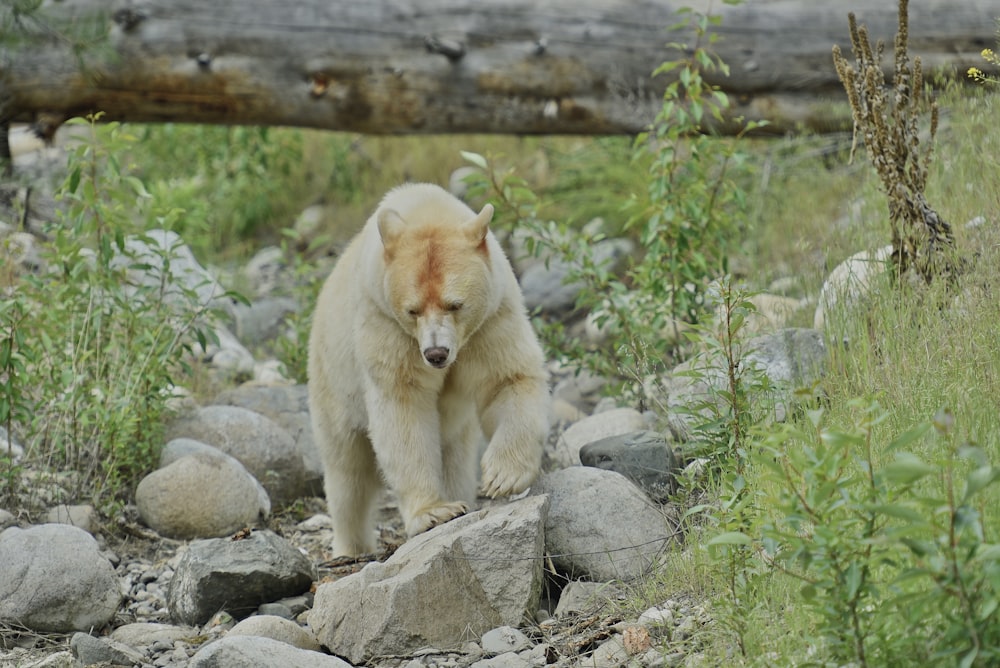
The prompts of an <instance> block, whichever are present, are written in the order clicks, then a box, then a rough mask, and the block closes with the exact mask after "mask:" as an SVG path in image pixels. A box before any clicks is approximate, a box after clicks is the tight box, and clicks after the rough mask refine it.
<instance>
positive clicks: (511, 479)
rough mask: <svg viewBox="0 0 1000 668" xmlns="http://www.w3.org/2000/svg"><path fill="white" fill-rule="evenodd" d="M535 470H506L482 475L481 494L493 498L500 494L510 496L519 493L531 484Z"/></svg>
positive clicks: (535, 474) (535, 473)
mask: <svg viewBox="0 0 1000 668" xmlns="http://www.w3.org/2000/svg"><path fill="white" fill-rule="evenodd" d="M536 476H537V471H529V470H522V471H508V472H505V473H494V474H492V475H489V474H485V472H484V475H483V488H482V491H483V494H485V495H486V496H488V497H490V498H491V499H495V498H497V497H500V496H510V495H511V494H520V493H521V492H523V491H524V490H526V489H528V487H530V486H531V483H533V482H534V481H535V477H536Z"/></svg>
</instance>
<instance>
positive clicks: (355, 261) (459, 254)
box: [309, 184, 549, 556]
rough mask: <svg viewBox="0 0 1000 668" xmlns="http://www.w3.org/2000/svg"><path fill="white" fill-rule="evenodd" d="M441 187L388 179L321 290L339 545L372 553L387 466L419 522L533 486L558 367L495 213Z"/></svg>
mask: <svg viewBox="0 0 1000 668" xmlns="http://www.w3.org/2000/svg"><path fill="white" fill-rule="evenodd" d="M492 217H493V207H492V206H491V205H489V204H487V205H486V206H485V207H483V210H482V211H481V212H480V213H479V214H476V213H475V212H474V211H473V210H472V209H470V208H469V207H467V206H466V205H465V204H463V203H462V202H461V201H460V200H458V199H456V198H455V197H454V196H452V195H450V194H449V193H448V192H447V191H445V190H444V189H442V188H439V187H438V186H434V185H429V184H406V185H403V186H400V187H398V188H396V189H394V190H392V191H390V192H389V193H388V194H387V195H386V196H385V198H384V199H383V200H382V203H381V205H380V206H379V207H378V209H377V210H376V211H375V213H374V214H373V215H372V217H371V218H369V220H368V222H367V223H366V224H365V227H364V229H363V230H362V231H361V232H360V233H359V234H358V235H357V236H356V237H355V238H354V240H353V241H352V242H351V243H350V245H348V247H347V248H346V249H345V251H344V253H343V255H342V256H341V257H340V259H339V260H338V262H337V265H336V267H335V268H334V270H333V272H332V273H331V274H330V277H329V278H328V279H327V281H326V283H325V285H324V286H323V289H322V291H321V293H320V295H319V299H318V301H317V305H316V312H315V314H314V318H313V325H312V332H311V335H310V340H309V409H310V414H311V416H312V424H313V432H314V435H315V439H316V445H317V448H318V449H319V452H320V455H321V457H322V459H323V466H324V472H325V479H324V488H325V492H326V498H327V503H328V504H329V508H330V515H331V517H332V518H333V527H334V542H333V551H334V552H335V553H336V554H338V555H349V556H356V555H358V554H363V553H369V552H372V551H374V548H375V541H374V531H373V528H374V519H373V509H374V503H375V500H376V496H377V493H378V492H379V491H380V490H381V489H382V484H383V480H384V482H385V483H386V484H388V486H389V487H390V488H391V489H392V490H393V491H394V492H395V493H396V497H397V500H398V502H399V510H400V513H401V514H402V516H403V520H404V522H405V525H406V532H407V534H408V535H409V536H413V535H416V534H418V533H421V532H422V531H426V530H427V529H429V528H431V527H433V526H435V525H437V524H440V523H442V522H447V521H448V520H450V519H452V518H454V517H457V516H458V515H461V514H463V513H465V512H466V511H467V510H468V508H469V504H471V503H472V502H473V501H474V500H475V497H476V491H477V484H476V483H477V468H478V467H477V463H478V459H479V453H480V452H482V450H481V445H483V444H485V443H487V442H488V446H487V447H486V450H485V453H484V454H483V456H482V467H481V469H482V470H481V473H482V478H481V489H482V491H483V493H485V494H486V495H487V496H490V497H494V498H495V497H499V496H506V495H509V494H516V493H518V492H521V491H523V490H525V489H527V488H528V487H529V486H530V485H531V483H532V482H533V481H534V479H535V478H536V477H537V475H538V472H539V469H540V467H541V457H542V448H543V445H544V441H545V438H546V437H547V435H548V429H549V425H548V414H549V390H548V375H547V373H546V370H545V361H544V356H543V353H542V349H541V346H540V345H539V343H538V339H537V337H536V336H535V332H534V330H533V329H532V326H531V323H530V321H529V319H528V316H527V313H526V311H525V307H524V299H523V297H522V295H521V291H520V288H519V286H518V283H517V279H516V277H515V276H514V272H513V270H512V269H511V266H510V263H509V261H508V260H507V258H506V257H505V256H504V254H503V251H502V249H501V247H500V245H499V243H498V242H497V240H496V238H495V237H494V236H493V233H492V232H491V231H490V229H489V223H490V221H491V219H492Z"/></svg>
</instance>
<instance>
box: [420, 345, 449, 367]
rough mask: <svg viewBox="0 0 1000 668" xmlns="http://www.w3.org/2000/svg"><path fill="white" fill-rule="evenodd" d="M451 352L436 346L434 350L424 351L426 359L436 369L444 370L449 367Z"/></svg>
mask: <svg viewBox="0 0 1000 668" xmlns="http://www.w3.org/2000/svg"><path fill="white" fill-rule="evenodd" d="M450 352H451V351H449V350H448V349H447V348H445V347H443V346H435V347H433V348H425V349H424V359H425V360H427V363H428V364H430V365H431V366H432V367H434V368H435V369H443V368H445V367H446V366H448V354H449V353H450Z"/></svg>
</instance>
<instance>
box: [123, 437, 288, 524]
mask: <svg viewBox="0 0 1000 668" xmlns="http://www.w3.org/2000/svg"><path fill="white" fill-rule="evenodd" d="M135 503H136V506H137V507H138V509H139V516H140V517H141V518H142V521H143V522H145V523H146V525H147V526H149V527H150V528H151V529H153V530H154V531H156V532H157V533H159V534H160V535H163V536H168V537H170V538H180V539H189V538H211V537H217V536H226V535H229V534H231V533H234V532H236V531H239V530H240V529H242V528H244V527H248V526H255V525H256V524H257V522H258V521H259V520H260V518H261V515H264V516H266V515H267V513H268V512H269V511H270V502H269V501H268V499H267V495H266V494H262V490H261V489H260V487H259V485H258V483H257V481H256V480H255V479H254V477H253V476H252V475H250V473H249V472H248V471H247V470H246V469H245V468H244V467H243V465H242V464H240V463H239V462H238V461H236V459H235V458H233V457H229V456H227V455H225V454H223V453H221V452H217V453H214V454H213V453H211V452H209V451H202V452H193V453H192V454H189V455H185V456H182V457H180V458H178V459H176V460H175V461H173V462H171V463H169V464H168V465H166V466H164V467H163V468H160V469H157V470H155V471H153V472H152V473H150V474H149V475H147V476H146V477H145V478H143V479H142V480H141V481H140V482H139V485H138V487H136V490H135Z"/></svg>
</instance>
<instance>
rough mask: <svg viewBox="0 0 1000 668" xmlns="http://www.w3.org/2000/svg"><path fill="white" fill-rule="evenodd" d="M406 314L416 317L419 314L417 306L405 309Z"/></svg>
mask: <svg viewBox="0 0 1000 668" xmlns="http://www.w3.org/2000/svg"><path fill="white" fill-rule="evenodd" d="M406 314H407V315H408V316H410V317H411V318H416V317H417V316H418V315H420V309H418V308H411V309H406Z"/></svg>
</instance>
